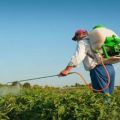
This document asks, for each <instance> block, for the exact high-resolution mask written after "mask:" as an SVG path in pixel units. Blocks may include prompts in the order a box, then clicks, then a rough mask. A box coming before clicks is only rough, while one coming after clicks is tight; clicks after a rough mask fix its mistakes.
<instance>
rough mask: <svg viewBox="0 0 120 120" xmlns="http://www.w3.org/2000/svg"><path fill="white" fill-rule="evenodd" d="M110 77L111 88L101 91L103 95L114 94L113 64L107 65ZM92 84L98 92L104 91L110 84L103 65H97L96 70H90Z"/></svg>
mask: <svg viewBox="0 0 120 120" xmlns="http://www.w3.org/2000/svg"><path fill="white" fill-rule="evenodd" d="M105 66H106V68H107V71H108V73H109V76H110V84H109V87H108V88H106V89H104V90H103V91H101V92H102V93H106V94H112V92H113V90H114V83H115V70H114V67H113V65H112V64H107V65H105ZM90 77H91V82H92V83H91V84H92V87H93V88H94V89H96V90H100V89H103V88H104V87H105V86H106V84H107V83H108V77H107V74H106V72H105V69H104V68H103V66H102V65H97V66H96V67H95V68H94V69H92V70H90Z"/></svg>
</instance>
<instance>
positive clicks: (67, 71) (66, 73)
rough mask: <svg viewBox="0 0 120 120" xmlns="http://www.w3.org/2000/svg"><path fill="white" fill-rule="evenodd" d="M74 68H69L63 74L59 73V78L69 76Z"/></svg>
mask: <svg viewBox="0 0 120 120" xmlns="http://www.w3.org/2000/svg"><path fill="white" fill-rule="evenodd" d="M72 68H73V67H72V66H67V67H66V68H65V69H64V70H63V71H62V72H60V73H59V75H58V76H59V77H62V76H67V75H68V74H69V72H70V71H71V70H72Z"/></svg>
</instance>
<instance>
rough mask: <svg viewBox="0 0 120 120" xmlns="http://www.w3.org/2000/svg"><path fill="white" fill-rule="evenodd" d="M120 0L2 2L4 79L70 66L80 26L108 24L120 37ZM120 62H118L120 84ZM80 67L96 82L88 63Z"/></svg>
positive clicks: (59, 81) (52, 81)
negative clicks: (89, 70) (74, 39)
mask: <svg viewBox="0 0 120 120" xmlns="http://www.w3.org/2000/svg"><path fill="white" fill-rule="evenodd" d="M119 5H120V1H119V0H101V1H97V0H0V73H1V74H0V82H1V83H6V82H8V81H14V80H20V79H27V78H32V77H40V76H46V75H54V74H58V73H59V72H60V71H61V70H62V69H64V67H65V66H66V65H67V64H68V62H69V60H70V58H71V56H72V55H73V53H74V51H75V47H76V44H75V42H73V41H72V40H71V38H72V36H73V35H74V32H75V31H76V30H77V29H79V28H84V29H87V30H88V31H90V30H91V29H92V27H93V26H95V25H96V24H103V25H105V26H106V27H108V28H110V29H112V30H114V31H115V32H116V33H117V34H118V35H120V15H119V12H120V7H119ZM119 66H120V64H117V65H116V66H115V69H117V71H116V85H118V84H120V81H119V74H120V72H119V71H120V70H119ZM73 71H79V72H80V73H81V74H83V75H84V76H85V78H86V79H87V81H88V82H90V78H89V72H86V71H85V70H84V68H83V65H82V64H81V65H80V68H76V69H74V70H73ZM76 82H79V83H83V82H82V81H79V78H78V77H77V76H75V75H71V76H68V77H64V78H57V77H56V78H49V79H44V80H38V81H33V82H31V83H32V84H40V85H55V86H64V85H71V84H75V83H76Z"/></svg>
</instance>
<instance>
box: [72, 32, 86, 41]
mask: <svg viewBox="0 0 120 120" xmlns="http://www.w3.org/2000/svg"><path fill="white" fill-rule="evenodd" d="M86 36H87V33H84V34H78V35H77V34H76V35H75V36H74V37H73V38H72V40H74V41H79V40H82V39H83V38H84V37H86Z"/></svg>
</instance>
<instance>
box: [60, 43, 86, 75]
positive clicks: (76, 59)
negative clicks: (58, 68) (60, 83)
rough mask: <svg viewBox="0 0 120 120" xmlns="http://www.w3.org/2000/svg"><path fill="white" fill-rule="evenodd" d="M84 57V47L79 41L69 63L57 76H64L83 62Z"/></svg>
mask: <svg viewBox="0 0 120 120" xmlns="http://www.w3.org/2000/svg"><path fill="white" fill-rule="evenodd" d="M85 57H86V45H85V43H84V42H83V41H80V42H79V43H78V44H77V48H76V51H75V53H74V55H73V56H72V58H71V60H70V62H69V63H68V65H67V67H66V68H65V69H64V70H63V71H62V72H60V74H59V76H66V75H67V74H68V73H69V72H70V71H71V70H72V69H73V68H74V67H77V66H78V65H79V64H80V62H82V61H83V60H84V58H85Z"/></svg>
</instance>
